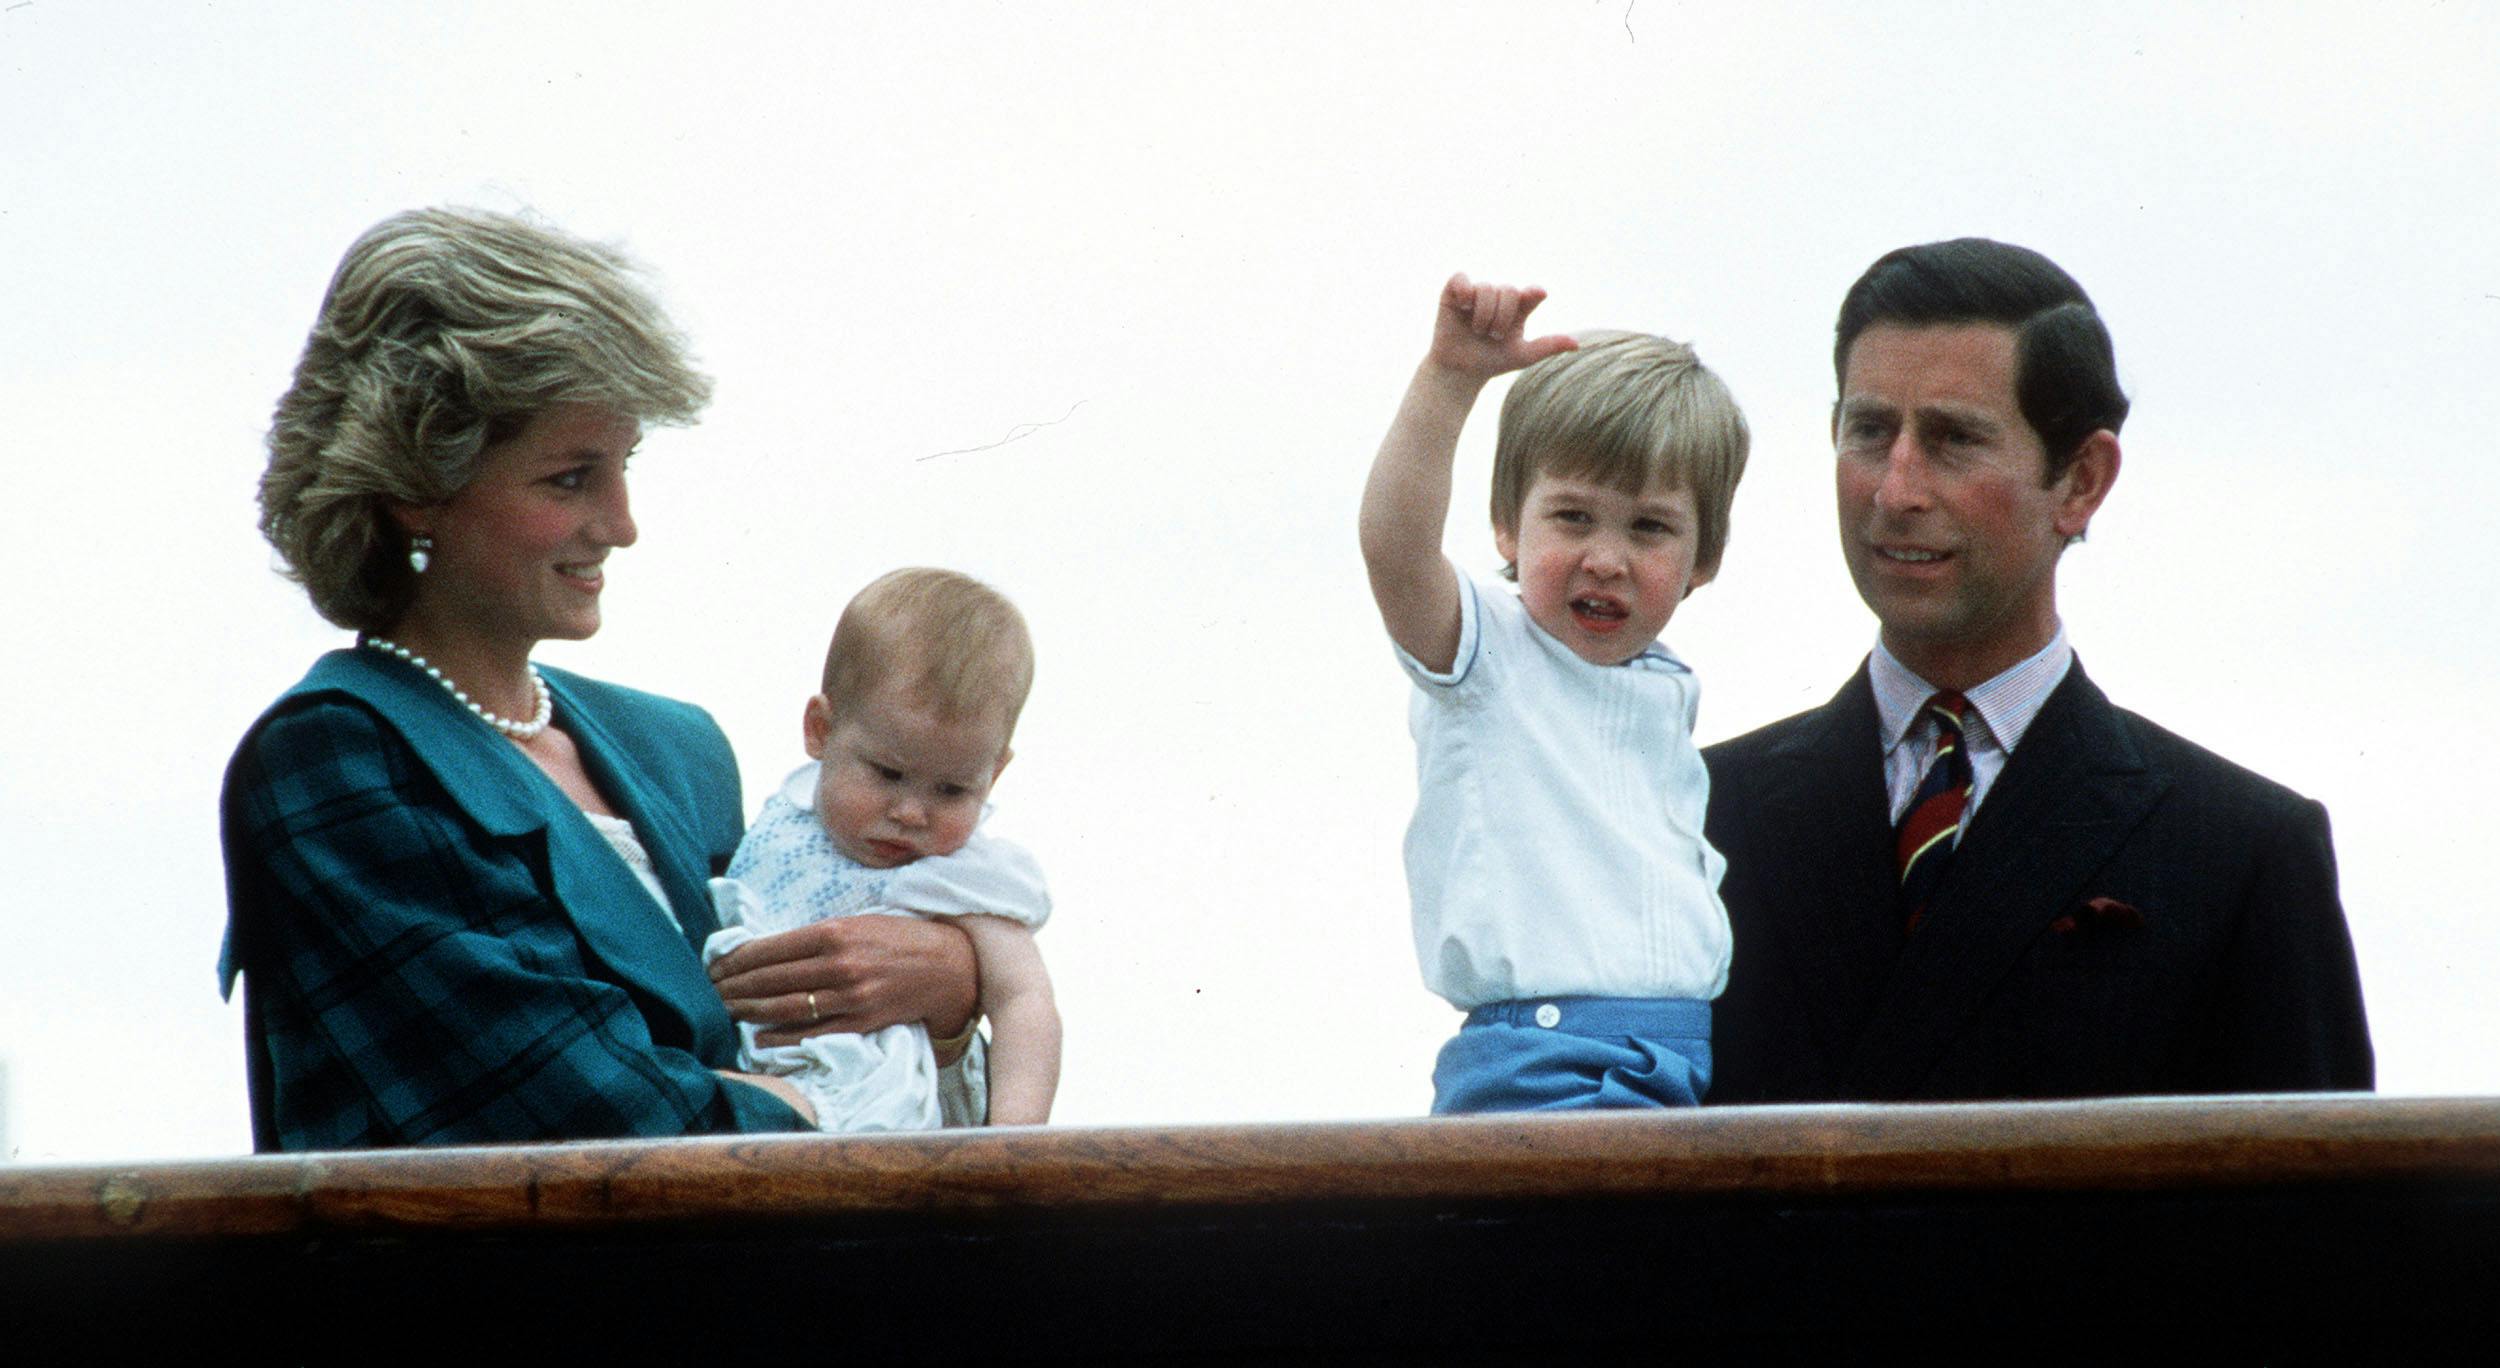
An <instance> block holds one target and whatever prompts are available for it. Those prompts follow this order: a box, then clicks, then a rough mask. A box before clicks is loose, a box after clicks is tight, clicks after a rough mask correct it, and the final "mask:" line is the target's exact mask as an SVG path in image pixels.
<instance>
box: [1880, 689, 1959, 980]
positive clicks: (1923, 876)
mask: <svg viewBox="0 0 2500 1368" xmlns="http://www.w3.org/2000/svg"><path fill="white" fill-rule="evenodd" d="M1969 707H1970V704H1969V703H1968V702H1967V701H1965V700H1964V699H1963V697H1962V696H1961V695H1960V694H1958V693H1953V692H1950V691H1947V692H1945V693H1940V694H1937V695H1936V696H1935V697H1933V698H1930V699H1928V700H1927V704H1926V706H1925V707H1923V708H1921V709H1920V710H1919V711H1920V712H1921V713H1923V714H1924V715H1926V716H1927V717H1929V718H1931V719H1933V720H1934V722H1935V724H1936V758H1935V759H1934V760H1933V761H1932V762H1930V763H1929V764H1928V766H1927V774H1926V777H1924V778H1922V779H1920V780H1919V781H1918V792H1917V793H1916V794H1914V795H1912V796H1911V798H1910V806H1909V810H1908V811H1906V812H1904V813H1902V814H1901V827H1900V829H1899V831H1898V832H1896V833H1895V835H1894V839H1893V852H1894V854H1895V856H1896V857H1897V858H1898V859H1899V860H1900V862H1901V914H1902V931H1903V932H1904V934H1906V933H1908V932H1912V931H1916V930H1917V929H1918V924H1919V922H1920V921H1921V920H1923V919H1924V918H1925V917H1926V915H1927V903H1928V900H1929V899H1931V898H1933V897H1934V896H1935V893H1936V885H1937V884H1938V883H1939V882H1941V881H1942V880H1943V878H1944V867H1945V862H1946V861H1948V860H1950V859H1952V858H1953V841H1954V837H1955V836H1956V835H1957V834H1959V833H1960V831H1961V830H1962V809H1963V807H1964V806H1965V805H1967V804H1968V803H1969V802H1970V756H1969V755H1968V754H1967V753H1965V752H1964V751H1963V749H1962V715H1963V714H1964V713H1965V712H1966V711H1967V710H1968V709H1969Z"/></svg>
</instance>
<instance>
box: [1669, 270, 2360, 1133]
mask: <svg viewBox="0 0 2500 1368" xmlns="http://www.w3.org/2000/svg"><path fill="white" fill-rule="evenodd" d="M1833 365H1834V369H1835V370H1836V372H1837V373H1838V376H1839V381H1840V400H1839V403H1838V405H1837V406H1836V407H1835V408H1834V410H1833V417H1832V438H1833V445H1834V448H1835V450H1836V451H1837V454H1838V470H1837V484H1838V493H1839V507H1840V538H1841V546H1842V551H1843V553H1844V555H1845V556H1846V558H1847V560H1848V563H1849V572H1850V575H1851V577H1852V578H1854V579H1855V580H1856V582H1857V588H1858V593H1859V596H1860V597H1862V598H1863V599H1865V600H1866V605H1867V607H1869V608H1871V609H1873V610H1874V613H1875V616H1876V618H1877V619H1878V620H1879V621H1880V622H1881V624H1882V632H1881V636H1880V639H1879V641H1878V643H1877V645H1876V648H1875V651H1874V652H1873V654H1872V655H1871V656H1870V657H1869V658H1868V661H1867V663H1866V665H1865V666H1864V667H1863V668H1861V669H1860V670H1859V672H1858V674H1857V675H1856V676H1855V677H1854V678H1852V679H1851V680H1850V681H1849V682H1848V683H1847V684H1846V685H1844V686H1842V688H1841V690H1840V692H1839V694H1838V695H1836V696H1835V697H1834V698H1833V699H1832V701H1831V702H1830V703H1828V704H1825V705H1824V706H1823V707H1821V708H1818V709H1815V710H1813V711H1811V712H1807V713H1802V714H1800V715H1798V716H1796V717H1792V718H1789V719H1787V720H1786V721H1783V722H1778V723H1774V724H1772V725H1771V726H1768V727H1765V728H1763V729H1762V730H1760V731H1757V732H1753V733H1751V734H1750V735H1747V736H1742V737H1738V738H1737V739H1735V740H1732V741H1728V742H1724V743H1722V744H1720V745H1717V746H1713V747H1711V748H1709V750H1707V751H1706V752H1705V755H1706V757H1707V759H1708V762H1709V766H1710V782H1711V801H1710V819H1709V835H1710V839H1711V841H1712V843H1713V844H1715V845H1716V846H1717V847H1718V848H1719V850H1720V851H1721V852H1722V853H1724V854H1725V855H1726V856H1727V861H1728V872H1727V878H1726V882H1725V884H1724V886H1723V889H1722V893H1723V895H1724V897H1725V899H1726V902H1727V909H1728V916H1729V919H1730V920H1731V922H1732V923H1733V924H1734V928H1735V936H1736V939H1735V954H1734V959H1733V962H1732V964H1731V967H1730V970H1729V979H1728V986H1727V991H1726V994H1725V995H1724V996H1723V997H1721V998H1720V999H1719V1002H1718V1008H1717V1019H1716V1024H1715V1035H1716V1040H1715V1049H1716V1054H1717V1063H1718V1078H1717V1081H1716V1083H1715V1084H1714V1086H1713V1089H1712V1093H1711V1098H1710V1100H1711V1101H1713V1102H1722V1103H1725V1102H1780V1101H1849V1100H1865V1101H1876V1100H1910V1099H1929V1100H1944V1099H1982V1098H2034V1097H2090V1096H2106V1095H2113V1094H2129V1093H2217V1092H2250V1091H2289V1090H2307V1089H2367V1088H2369V1087H2370V1086H2371V1082H2372V1070H2373V1063H2372V1055H2371V1049H2370V1037H2369V1027H2368V1024H2367V1022H2366V1021H2365V1019H2364V1017H2363V1013H2362V1005H2361V985H2360V976H2359V972H2358V970H2357V968H2356V967H2355V965H2354V962H2353V952H2352V941H2351V937H2350V935H2349V933H2348V932H2347V931H2346V929H2345V925H2344V915H2343V908H2342V905H2341V904H2340V903H2339V902H2338V900H2337V896H2336V887H2335V856H2334V849H2333V846H2332V843H2331V842H2330V840H2329V838H2328V835H2327V823H2326V811H2325V809H2324V808H2322V807H2320V806H2319V805H2318V804H2316V803H2314V802H2311V801H2309V800H2308V799H2305V798H2302V797H2300V796H2299V795H2297V794H2295V793H2293V792H2291V791H2290V790H2289V789H2286V788H2284V787H2282V786H2281V785H2278V784H2275V783H2272V782H2270V781H2268V780H2266V779H2264V778H2262V777H2260V776H2258V775H2256V774H2253V773H2250V772H2249V771H2247V770H2244V769H2241V768H2239V767H2238V766H2236V765H2233V764H2232V763H2230V762H2229V761H2227V760H2224V759H2222V758H2221V757H2220V756H2217V755H2215V754H2213V753H2212V752H2210V751H2207V750H2204V749H2202V748H2200V747H2198V746H2195V745H2193V744H2191V743H2189V742H2187V741H2184V740H2182V739H2180V738H2179V737H2177V736H2174V735H2172V734H2171V733H2169V732H2167V731H2164V730H2163V729H2161V728H2160V727H2157V726H2155V725H2153V724H2152V723H2150V722H2148V721H2146V720H2144V719H2143V718H2141V717H2138V716H2136V715H2135V714H2133V713H2130V712H2127V711H2125V710H2123V709H2121V708H2117V707H2115V706H2113V705H2112V704H2111V703H2110V702H2109V700H2108V698H2107V697H2105V696H2104V695H2103V694H2102V693H2101V691H2100V690H2099V689H2098V688H2095V687H2094V686H2093V684H2092V682H2091V681H2090V680H2089V679H2087V678H2086V677H2085V675H2084V672H2083V667H2082V665H2081V663H2080V662H2078V661H2077V660H2076V658H2075V653H2074V650H2073V648H2072V647H2071V646H2070V645H2069V644H2068V643H2067V640H2066V635H2065V630H2064V628H2063V627H2062V626H2061V625H2060V623H2059V620H2058V615H2057V568H2058V564H2059V559H2060V557H2061V556H2062V555H2063V553H2064V551H2065V549H2066V546H2067V545H2068V544H2069V543H2070V542H2074V541H2079V540H2081V539H2082V537H2083V534H2084V531H2085V529H2086V528H2087V527H2088V526H2089V525H2090V523H2091V520H2092V516H2093V514H2094V512H2095V511H2097V510H2098V509H2099V507H2100V506H2101V502H2102V500H2103V499H2104V498H2106V497H2107V496H2108V494H2109V491H2110V488H2111V486H2112V485H2113V484H2114V483H2115V482H2116V480H2117V478H2118V469H2119V448H2118V429H2119V427H2120V425H2121V424H2122V423H2124V421H2125V419H2126V414H2127V399H2126V396H2125V395H2124V394H2123V393H2122V392H2121V391H2120V390H2119V387H2118V383H2117V369H2116V364H2115V361H2114V359H2113V356H2112V351H2111V346H2110V340H2109V334H2108V331H2107V330H2106V329H2105V328H2104V327H2103V326H2102V324H2101V321H2100V318H2099V316H2098V314H2096V313H2095V312H2094V311H2093V308H2092V303H2091V300H2090V299H2089V298H2087V297H2086V296H2085V294H2084V292H2083V289H2082V287H2081V286H2079V285H2077V284H2076V283H2075V281H2074V280H2073V278H2072V277H2070V276H2068V275H2067V274H2066V273H2065V272H2064V271H2062V270H2060V269H2059V268H2058V267H2057V266H2056V265H2055V264H2054V263H2052V262H2050V261H2049V260H2048V259H2047V258H2046V257H2043V256H2041V255H2040V254H2038V253H2036V252H2032V251H2028V250H2026V249H2023V248H2019V247H2011V246H2007V245H2005V244H2003V243H1997V242H1988V241H1984V240H1980V239H1967V238H1966V239H1962V240H1959V241H1954V242H1941V243H1930V244H1927V245H1924V246H1919V247H1908V248H1903V249H1902V250H1900V251H1897V252H1893V253H1891V254H1890V255H1888V256H1886V257H1884V258H1883V259H1881V260H1879V261H1877V262H1876V263H1875V264H1874V265H1873V266H1872V267H1870V268H1868V270H1867V272H1866V274H1865V275H1863V276H1861V277H1860V278H1859V280H1858V282H1857V284H1856V285H1854V286H1852V287H1851V289H1850V291H1849V295H1848V298H1847V299H1846V300H1845V301H1844V302H1843V303H1842V305H1841V310H1840V322H1839V328H1838V341H1837V345H1836V347H1835V349H1834V353H1833Z"/></svg>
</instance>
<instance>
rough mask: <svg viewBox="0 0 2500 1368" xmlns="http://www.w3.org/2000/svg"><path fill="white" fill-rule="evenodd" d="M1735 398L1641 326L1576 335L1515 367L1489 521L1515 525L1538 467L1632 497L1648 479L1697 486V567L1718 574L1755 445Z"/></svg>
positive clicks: (1685, 352)
mask: <svg viewBox="0 0 2500 1368" xmlns="http://www.w3.org/2000/svg"><path fill="white" fill-rule="evenodd" d="M1752 442H1753V439H1752V436H1751V434H1750V433H1749V432H1748V431H1747V429H1746V427H1745V415H1744V412H1743V410H1741V409H1739V408H1737V407H1736V399H1735V396H1733V395H1731V394H1729V393H1728V391H1727V386H1726V385H1725V384H1723V383H1721V381H1720V380H1719V377H1718V376H1717V375H1715V374H1713V373H1712V372H1711V370H1710V368H1709V367H1707V366H1704V365H1703V364H1701V358H1699V357H1698V356H1695V355H1694V354H1693V349H1692V348H1691V347H1689V346H1686V345H1685V344H1683V343H1681V342H1671V341H1669V340H1667V339H1666V338H1663V337H1651V336H1649V335H1648V334H1646V333H1628V332H1590V333H1582V334H1580V349H1579V350H1578V351H1569V352H1564V353H1562V354H1561V355H1559V356H1550V357H1547V358H1546V359H1545V360H1543V361H1539V362H1538V363H1536V364H1535V365H1533V366H1530V367H1528V368H1527V369H1526V370H1524V371H1521V372H1520V373H1519V378H1518V379H1517V380H1516V381H1514V382H1512V384H1511V387H1510V394H1509V395H1508V396H1507V397H1505V398H1504V399H1503V400H1502V426H1501V435H1500V437H1499V438H1498V439H1497V440H1496V442H1495V444H1494V449H1493V525H1494V526H1495V527H1497V528H1501V529H1503V530H1505V531H1509V532H1516V531H1518V529H1519V509H1520V506H1521V505H1522V504H1524V503H1525V502H1526V501H1527V497H1528V486H1529V485H1531V484H1533V483H1534V482H1535V481H1536V477H1537V476H1539V475H1559V476H1562V477H1564V478H1566V479H1575V480H1593V481H1597V482H1599V483H1601V484H1609V485H1613V486H1614V487H1615V488H1618V489H1621V490H1623V491H1624V492H1626V493H1631V494H1637V493H1639V492H1640V491H1641V490H1642V489H1644V488H1646V487H1647V486H1649V485H1650V484H1652V483H1656V484H1659V485H1662V486H1664V487H1666V488H1670V489H1673V488H1685V489H1690V490H1692V491H1693V506H1694V509H1695V511H1696V512H1697V514H1698V515H1699V522H1700V525H1699V527H1698V528H1696V529H1695V530H1696V532H1697V533H1698V537H1697V539H1696V540H1697V542H1698V545H1697V546H1696V547H1695V548H1694V556H1693V568H1694V569H1695V570H1696V571H1698V572H1700V573H1703V574H1714V573H1716V572H1717V571H1718V568H1719V557H1720V556H1721V555H1723V554H1724V553H1725V552H1726V550H1727V530H1728V508H1729V506H1730V505H1731V504H1733V503H1734V502H1735V499H1736V482H1737V481H1738V480H1740V479H1742V478H1744V474H1745V456H1746V453H1747V451H1748V450H1749V449H1750V448H1751V446H1752Z"/></svg>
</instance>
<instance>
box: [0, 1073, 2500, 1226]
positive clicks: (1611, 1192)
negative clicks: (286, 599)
mask: <svg viewBox="0 0 2500 1368" xmlns="http://www.w3.org/2000/svg"><path fill="white" fill-rule="evenodd" d="M2495 1178H2500V1099H2467V1100H2453V1099H2382V1098H2372V1097H2343V1096H2330V1097H2266V1098H2181V1099H2165V1100H2128V1101H2097V1102H2068V1103H2032V1104H1998V1105H1981V1106H1885V1107H1868V1106H1838V1107H1766V1108H1729V1109H1708V1110H1702V1111H1697V1112H1652V1113H1637V1114H1635V1113H1606V1114H1579V1115H1571V1116H1498V1117H1470V1118H1454V1119H1436V1120H1406V1121H1385V1122H1354V1123H1331V1124H1308V1125H1257V1126H1179V1127H1151V1128H1061V1129H1035V1130H999V1131H968V1132H949V1133H941V1134H933V1135H888V1136H856V1137H839V1136H789V1137H779V1136H777V1137H757V1138H731V1139H693V1140H667V1141H603V1142H592V1143H578V1144H555V1145H515V1146H480V1147H468V1148H453V1149H431V1150H396V1151H374V1152H360V1153H323V1154H303V1155H264V1156H256V1157H251V1158H241V1159H230V1160H205V1161H176V1162H162V1163H141V1164H115V1165H78V1166H12V1167H0V1241H30V1240H31V1241H73V1242H75V1241H91V1240H92V1241H115V1240H141V1241H144V1240H148V1239H151V1238H160V1239H203V1238H207V1239H214V1238H221V1237H229V1236H268V1235H290V1234H291V1235H319V1234H324V1233H335V1232H363V1233H375V1232H390V1231H400V1232H421V1231H429V1230H430V1231H441V1232H457V1231H471V1232H475V1231H507V1232H525V1231H533V1230H541V1231H555V1230H582V1229H588V1228H598V1227H613V1228H617V1229H620V1230H622V1229H630V1228H634V1227H639V1226H646V1225H651V1224H655V1223H704V1224H706V1225H710V1226H720V1225H723V1224H727V1225H728V1226H730V1227H732V1228H734V1227H736V1226H738V1225H739V1224H741V1223H775V1222H788V1221H792V1220H804V1219H823V1218H829V1217H840V1216H843V1215H845V1214H869V1213H927V1214H932V1215H937V1214H944V1213H950V1212H952V1213H965V1214H971V1213H977V1212H1005V1211H1025V1212H1051V1211H1063V1212H1084V1211H1095V1212H1100V1211H1106V1210H1116V1209H1119V1208H1156V1207H1173V1206H1208V1207H1240V1206H1248V1205H1256V1204H1262V1203H1292V1204H1309V1203H1320V1202H1333V1203H1356V1204H1361V1203H1376V1202H1451V1201H1520V1200H1534V1199H1549V1198H1670V1197H1675V1196H1679V1195H1718V1196H1733V1195H1743V1194H1757V1195H1761V1196H1766V1197H1788V1198H1812V1197H1815V1196H1832V1195H1847V1194H1860V1195H1866V1194H1883V1193H1902V1194H1920V1193H1928V1194H1941V1193H1956V1194H1972V1193H1986V1192H2006V1193H2053V1192H2094V1191H2105V1192H2113V1193H2114V1192H2151V1191H2165V1190H2168V1191H2191V1190H2228V1189H2246V1188H2251V1187H2260V1186H2270V1187H2282V1186H2298V1185H2303V1184H2321V1183H2333V1184H2339V1185H2353V1184H2363V1185H2367V1184H2375V1183H2391V1182H2394V1183H2402V1182H2413V1181H2425V1180H2433V1181H2435V1180H2442V1179H2457V1180H2475V1181H2481V1182H2488V1181H2490V1180H2493V1179H2495Z"/></svg>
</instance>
